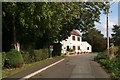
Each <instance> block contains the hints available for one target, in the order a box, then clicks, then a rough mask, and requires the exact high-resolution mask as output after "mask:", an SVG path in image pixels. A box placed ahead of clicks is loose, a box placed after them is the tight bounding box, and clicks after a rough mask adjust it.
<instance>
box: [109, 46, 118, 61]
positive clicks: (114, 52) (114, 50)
mask: <svg viewBox="0 0 120 80" xmlns="http://www.w3.org/2000/svg"><path fill="white" fill-rule="evenodd" d="M109 51H110V54H109V57H110V59H112V58H115V57H116V56H117V53H118V47H117V46H111V47H110V50H109Z"/></svg>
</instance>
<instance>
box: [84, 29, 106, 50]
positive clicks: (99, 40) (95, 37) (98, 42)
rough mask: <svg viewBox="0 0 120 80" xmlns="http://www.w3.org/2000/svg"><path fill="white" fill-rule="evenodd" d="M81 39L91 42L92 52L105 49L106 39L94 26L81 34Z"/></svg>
mask: <svg viewBox="0 0 120 80" xmlns="http://www.w3.org/2000/svg"><path fill="white" fill-rule="evenodd" d="M83 40H86V41H88V43H89V44H91V46H92V50H93V52H101V51H104V50H105V49H106V39H105V38H104V37H103V34H101V32H100V31H98V30H97V29H95V28H93V29H91V30H89V31H88V33H86V34H83Z"/></svg>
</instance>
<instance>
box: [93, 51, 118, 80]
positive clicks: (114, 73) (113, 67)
mask: <svg viewBox="0 0 120 80" xmlns="http://www.w3.org/2000/svg"><path fill="white" fill-rule="evenodd" d="M95 61H97V62H99V63H100V64H101V65H102V66H103V67H104V68H105V69H106V70H107V71H108V72H109V73H111V77H112V78H114V79H115V80H119V79H120V75H119V74H120V60H119V58H113V59H111V60H110V59H108V57H105V54H104V53H99V54H98V55H97V56H96V57H95Z"/></svg>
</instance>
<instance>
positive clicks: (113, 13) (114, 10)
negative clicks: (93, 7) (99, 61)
mask: <svg viewBox="0 0 120 80" xmlns="http://www.w3.org/2000/svg"><path fill="white" fill-rule="evenodd" d="M110 4H112V5H111V7H110V13H109V17H108V27H109V36H110V37H111V34H112V33H113V32H112V28H113V25H118V2H111V3H110ZM100 22H101V24H99V23H95V24H96V26H95V27H96V28H97V29H98V30H100V31H101V33H102V34H104V37H106V15H105V14H101V15H100Z"/></svg>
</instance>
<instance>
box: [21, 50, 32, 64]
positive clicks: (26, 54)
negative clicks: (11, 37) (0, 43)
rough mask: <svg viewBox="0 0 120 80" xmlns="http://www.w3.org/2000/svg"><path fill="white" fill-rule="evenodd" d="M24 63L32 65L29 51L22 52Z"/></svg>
mask: <svg viewBox="0 0 120 80" xmlns="http://www.w3.org/2000/svg"><path fill="white" fill-rule="evenodd" d="M21 54H22V57H23V60H24V63H26V64H28V63H31V56H30V54H29V52H28V51H21Z"/></svg>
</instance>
